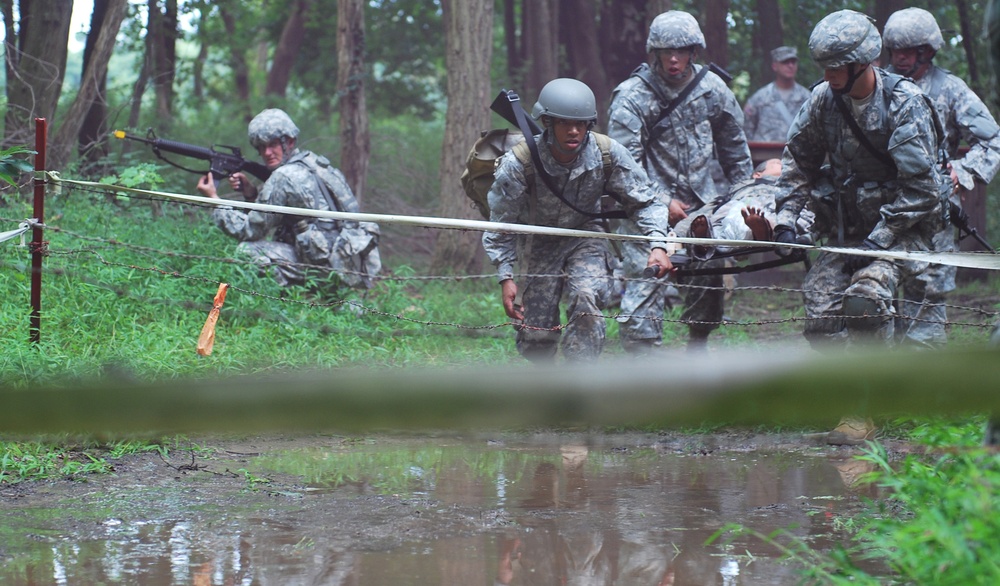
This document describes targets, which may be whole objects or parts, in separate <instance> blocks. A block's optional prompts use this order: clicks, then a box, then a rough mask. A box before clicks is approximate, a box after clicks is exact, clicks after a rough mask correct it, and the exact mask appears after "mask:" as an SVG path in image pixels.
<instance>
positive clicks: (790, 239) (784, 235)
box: [774, 224, 797, 257]
mask: <svg viewBox="0 0 1000 586" xmlns="http://www.w3.org/2000/svg"><path fill="white" fill-rule="evenodd" d="M774 241H775V242H780V243H782V244H796V243H797V240H796V238H795V228H792V227H791V226H785V225H783V224H778V225H777V226H775V227H774ZM774 252H775V253H776V254H777V255H778V256H781V257H788V256H791V255H792V254H793V253H795V252H797V251H796V250H795V249H793V248H785V247H783V246H779V247H777V248H775V249H774Z"/></svg>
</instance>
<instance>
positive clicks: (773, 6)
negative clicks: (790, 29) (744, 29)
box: [751, 0, 785, 88]
mask: <svg viewBox="0 0 1000 586" xmlns="http://www.w3.org/2000/svg"><path fill="white" fill-rule="evenodd" d="M784 44H785V29H784V28H783V27H782V25H781V8H779V7H778V0H757V27H756V28H755V29H754V35H753V48H754V53H755V55H758V56H759V57H758V59H757V61H758V62H759V63H760V70H759V71H758V72H757V79H755V80H753V82H752V83H751V86H752V87H754V88H759V87H761V86H763V85H765V84H767V83H770V82H771V80H772V79H773V78H774V72H772V71H771V50H772V49H776V48H778V47H780V46H782V45H784Z"/></svg>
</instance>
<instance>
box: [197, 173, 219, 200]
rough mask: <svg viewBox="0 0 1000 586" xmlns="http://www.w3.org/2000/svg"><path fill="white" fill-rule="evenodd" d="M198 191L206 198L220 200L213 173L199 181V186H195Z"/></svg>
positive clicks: (203, 176)
mask: <svg viewBox="0 0 1000 586" xmlns="http://www.w3.org/2000/svg"><path fill="white" fill-rule="evenodd" d="M195 187H196V188H197V189H198V191H200V192H201V194H202V195H204V196H205V197H211V198H218V197H219V194H218V193H216V191H215V180H214V179H212V173H211V172H209V173H207V174H205V175H202V176H201V178H199V179H198V185H196V186H195Z"/></svg>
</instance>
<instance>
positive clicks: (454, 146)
mask: <svg viewBox="0 0 1000 586" xmlns="http://www.w3.org/2000/svg"><path fill="white" fill-rule="evenodd" d="M441 7H442V10H443V15H444V25H445V40H446V41H445V42H446V54H445V68H446V70H447V72H448V79H447V91H448V112H447V115H446V117H445V126H444V145H443V147H442V149H441V169H440V178H441V206H440V209H439V213H440V215H441V216H442V217H446V218H447V217H450V218H472V217H473V209H472V206H471V205H469V201H468V198H466V197H465V194H464V193H463V191H462V188H461V185H460V184H459V181H458V177H459V176H460V175H461V174H462V169H463V168H464V166H465V158H466V156H468V153H469V147H470V145H471V144H472V142H473V140H474V139H475V138H476V137H478V136H479V133H480V131H482V130H484V129H486V128H488V127H489V124H490V110H489V105H490V103H491V102H492V101H493V95H492V93H493V92H492V91H491V88H490V68H489V63H490V62H491V61H492V56H493V0H442V2H441ZM480 240H481V235H480V234H479V233H477V232H464V231H458V230H443V231H440V232H439V233H438V238H437V243H436V245H435V248H434V258H433V259H432V261H431V270H432V271H434V272H436V273H446V272H454V273H470V272H476V271H477V270H478V269H479V267H480V265H481V262H482V258H483V253H482V245H481V243H480Z"/></svg>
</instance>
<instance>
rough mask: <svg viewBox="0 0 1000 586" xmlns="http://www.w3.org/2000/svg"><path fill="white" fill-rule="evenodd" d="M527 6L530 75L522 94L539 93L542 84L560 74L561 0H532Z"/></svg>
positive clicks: (527, 48)
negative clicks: (559, 6)
mask: <svg viewBox="0 0 1000 586" xmlns="http://www.w3.org/2000/svg"><path fill="white" fill-rule="evenodd" d="M523 9H524V18H525V20H524V28H523V29H522V30H523V33H522V36H523V39H524V45H523V47H524V53H525V55H527V56H528V57H527V59H526V63H525V65H527V67H528V74H527V76H526V78H525V87H524V94H522V95H529V96H537V95H538V92H539V91H540V90H541V89H542V86H544V85H545V84H546V83H548V82H549V81H551V80H552V79H554V78H556V77H558V76H559V68H558V61H557V59H558V56H559V35H558V31H559V19H558V14H559V11H558V5H557V0H532V1H530V2H525V4H524V7H523Z"/></svg>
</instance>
